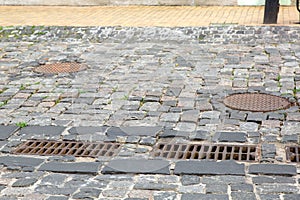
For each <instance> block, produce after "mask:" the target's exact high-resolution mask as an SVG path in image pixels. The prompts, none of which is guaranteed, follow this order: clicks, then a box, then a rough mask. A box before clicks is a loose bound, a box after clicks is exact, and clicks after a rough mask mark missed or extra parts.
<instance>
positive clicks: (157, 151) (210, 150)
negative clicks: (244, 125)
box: [152, 143, 259, 162]
mask: <svg viewBox="0 0 300 200" xmlns="http://www.w3.org/2000/svg"><path fill="white" fill-rule="evenodd" d="M152 156H154V157H162V158H168V159H197V160H237V161H248V162H254V161H258V160H259V148H258V147H257V146H256V145H221V144H218V145H210V144H169V143H159V144H157V145H156V146H155V147H154V149H153V151H152Z"/></svg>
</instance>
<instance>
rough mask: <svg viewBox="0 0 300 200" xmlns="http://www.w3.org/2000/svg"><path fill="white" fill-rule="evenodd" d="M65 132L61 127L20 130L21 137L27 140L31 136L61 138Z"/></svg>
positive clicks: (31, 127)
mask: <svg viewBox="0 0 300 200" xmlns="http://www.w3.org/2000/svg"><path fill="white" fill-rule="evenodd" d="M64 130H65V127H61V126H27V127H24V128H22V129H21V130H20V135H22V136H24V137H25V138H30V137H31V136H37V135H38V136H43V137H47V136H50V137H51V136H60V135H61V134H62V133H63V132H64Z"/></svg>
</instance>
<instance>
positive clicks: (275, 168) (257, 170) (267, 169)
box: [249, 164, 297, 176]
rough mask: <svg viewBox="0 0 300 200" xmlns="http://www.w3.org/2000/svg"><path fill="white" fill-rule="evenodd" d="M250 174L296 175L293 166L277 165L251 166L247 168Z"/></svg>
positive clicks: (295, 169)
mask: <svg viewBox="0 0 300 200" xmlns="http://www.w3.org/2000/svg"><path fill="white" fill-rule="evenodd" d="M249 173H250V174H264V175H282V176H294V175H297V168H296V166H293V165H277V164H253V165H250V166H249Z"/></svg>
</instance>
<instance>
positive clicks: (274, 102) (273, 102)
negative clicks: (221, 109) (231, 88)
mask: <svg viewBox="0 0 300 200" xmlns="http://www.w3.org/2000/svg"><path fill="white" fill-rule="evenodd" d="M224 104H225V105H226V106H227V107H229V108H232V109H235V110H243V111H253V112H270V111H276V110H282V109H286V108H288V107H290V102H289V101H288V100H287V99H285V98H282V97H278V96H275V95H270V94H257V93H244V94H233V95H230V96H228V97H226V98H225V99H224Z"/></svg>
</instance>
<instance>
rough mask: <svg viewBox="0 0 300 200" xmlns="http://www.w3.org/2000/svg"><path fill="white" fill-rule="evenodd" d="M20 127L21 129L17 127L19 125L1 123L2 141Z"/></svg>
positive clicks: (0, 136)
mask: <svg viewBox="0 0 300 200" xmlns="http://www.w3.org/2000/svg"><path fill="white" fill-rule="evenodd" d="M18 129H19V127H17V126H3V125H0V141H1V140H6V139H7V138H9V136H11V135H12V134H14V133H15V132H16V131H17V130H18Z"/></svg>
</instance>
